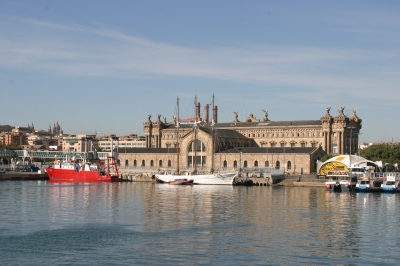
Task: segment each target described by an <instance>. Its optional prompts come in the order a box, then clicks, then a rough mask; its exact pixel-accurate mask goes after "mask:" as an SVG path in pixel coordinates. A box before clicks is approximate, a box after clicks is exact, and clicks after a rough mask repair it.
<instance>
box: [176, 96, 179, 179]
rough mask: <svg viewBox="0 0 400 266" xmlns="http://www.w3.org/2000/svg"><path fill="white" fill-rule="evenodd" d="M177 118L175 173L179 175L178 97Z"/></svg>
mask: <svg viewBox="0 0 400 266" xmlns="http://www.w3.org/2000/svg"><path fill="white" fill-rule="evenodd" d="M176 105H177V109H178V119H177V120H176V174H178V175H179V97H178V98H177V99H176Z"/></svg>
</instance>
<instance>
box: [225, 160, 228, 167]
mask: <svg viewBox="0 0 400 266" xmlns="http://www.w3.org/2000/svg"><path fill="white" fill-rule="evenodd" d="M227 167H228V162H227V161H226V160H224V168H227Z"/></svg>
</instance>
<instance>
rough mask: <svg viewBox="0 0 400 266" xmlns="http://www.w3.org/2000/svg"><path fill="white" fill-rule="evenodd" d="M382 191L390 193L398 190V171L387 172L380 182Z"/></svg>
mask: <svg viewBox="0 0 400 266" xmlns="http://www.w3.org/2000/svg"><path fill="white" fill-rule="evenodd" d="M382 192H390V193H397V192H400V177H399V173H387V175H386V177H385V178H384V181H383V183H382Z"/></svg>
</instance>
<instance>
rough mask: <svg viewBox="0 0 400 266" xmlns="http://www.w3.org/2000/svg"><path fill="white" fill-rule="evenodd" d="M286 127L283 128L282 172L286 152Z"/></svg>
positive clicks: (284, 170)
mask: <svg viewBox="0 0 400 266" xmlns="http://www.w3.org/2000/svg"><path fill="white" fill-rule="evenodd" d="M285 131H286V128H284V129H283V174H285V172H286V163H285V154H286V136H285Z"/></svg>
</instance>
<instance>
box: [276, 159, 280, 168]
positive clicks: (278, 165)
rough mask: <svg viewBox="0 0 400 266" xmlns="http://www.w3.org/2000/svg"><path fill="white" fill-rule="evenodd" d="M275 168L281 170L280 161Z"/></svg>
mask: <svg viewBox="0 0 400 266" xmlns="http://www.w3.org/2000/svg"><path fill="white" fill-rule="evenodd" d="M275 168H276V169H281V163H280V162H279V161H276V163H275Z"/></svg>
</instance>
